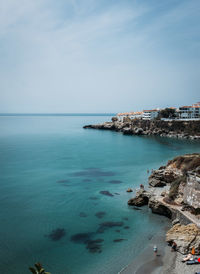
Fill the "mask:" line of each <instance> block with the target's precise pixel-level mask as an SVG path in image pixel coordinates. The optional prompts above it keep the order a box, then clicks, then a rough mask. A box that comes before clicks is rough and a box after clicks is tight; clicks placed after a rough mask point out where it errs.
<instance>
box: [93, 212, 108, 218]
mask: <svg viewBox="0 0 200 274" xmlns="http://www.w3.org/2000/svg"><path fill="white" fill-rule="evenodd" d="M105 215H106V212H105V211H99V212H97V213H95V216H96V217H97V218H99V219H102V218H103V217H104V216H105Z"/></svg>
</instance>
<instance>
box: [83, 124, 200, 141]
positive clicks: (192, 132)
mask: <svg viewBox="0 0 200 274" xmlns="http://www.w3.org/2000/svg"><path fill="white" fill-rule="evenodd" d="M84 128H93V129H105V130H114V131H119V132H122V133H123V134H129V135H155V136H163V137H165V136H166V137H176V138H190V139H200V121H189V122H188V121H185V122H184V121H171V122H167V121H161V120H156V119H154V120H142V119H134V120H130V119H127V120H126V119H125V120H124V122H120V121H116V119H113V121H112V122H105V123H103V124H98V125H87V126H84Z"/></svg>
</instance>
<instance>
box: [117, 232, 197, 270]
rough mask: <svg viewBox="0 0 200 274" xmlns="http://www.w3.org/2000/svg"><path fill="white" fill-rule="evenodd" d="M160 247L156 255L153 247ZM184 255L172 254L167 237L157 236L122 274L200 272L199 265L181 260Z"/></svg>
mask: <svg viewBox="0 0 200 274" xmlns="http://www.w3.org/2000/svg"><path fill="white" fill-rule="evenodd" d="M154 245H156V246H157V247H158V252H157V254H154V252H153V247H154ZM183 257H184V255H182V254H180V253H178V252H171V247H169V246H168V245H167V243H166V242H165V235H163V234H157V235H155V236H154V237H153V238H152V239H151V241H150V243H149V245H148V247H147V248H146V249H145V250H144V251H142V253H141V254H140V255H139V256H138V257H137V258H136V259H134V260H133V261H132V262H131V263H130V264H129V265H128V266H126V267H125V268H124V269H122V270H121V271H120V272H119V273H120V274H192V273H195V272H199V271H200V264H199V265H187V264H186V263H182V262H181V260H182V258H183Z"/></svg>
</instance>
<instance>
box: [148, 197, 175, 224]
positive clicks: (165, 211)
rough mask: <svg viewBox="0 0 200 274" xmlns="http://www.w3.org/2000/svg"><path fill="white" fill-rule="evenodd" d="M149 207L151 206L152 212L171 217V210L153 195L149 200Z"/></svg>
mask: <svg viewBox="0 0 200 274" xmlns="http://www.w3.org/2000/svg"><path fill="white" fill-rule="evenodd" d="M149 208H151V211H152V213H155V214H159V215H163V216H166V217H168V218H170V219H171V217H172V212H171V210H170V209H169V208H168V207H166V206H165V205H163V204H162V203H161V202H159V201H158V200H157V199H156V198H155V197H154V196H152V197H151V199H150V200H149Z"/></svg>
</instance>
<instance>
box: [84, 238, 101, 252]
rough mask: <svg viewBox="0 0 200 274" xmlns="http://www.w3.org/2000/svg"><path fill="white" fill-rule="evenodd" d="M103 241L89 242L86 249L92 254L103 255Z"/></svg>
mask: <svg viewBox="0 0 200 274" xmlns="http://www.w3.org/2000/svg"><path fill="white" fill-rule="evenodd" d="M103 241H104V240H103V239H95V240H90V241H88V242H87V245H86V248H87V249H89V251H90V252H91V253H101V252H102V250H101V244H100V243H102V242H103Z"/></svg>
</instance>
